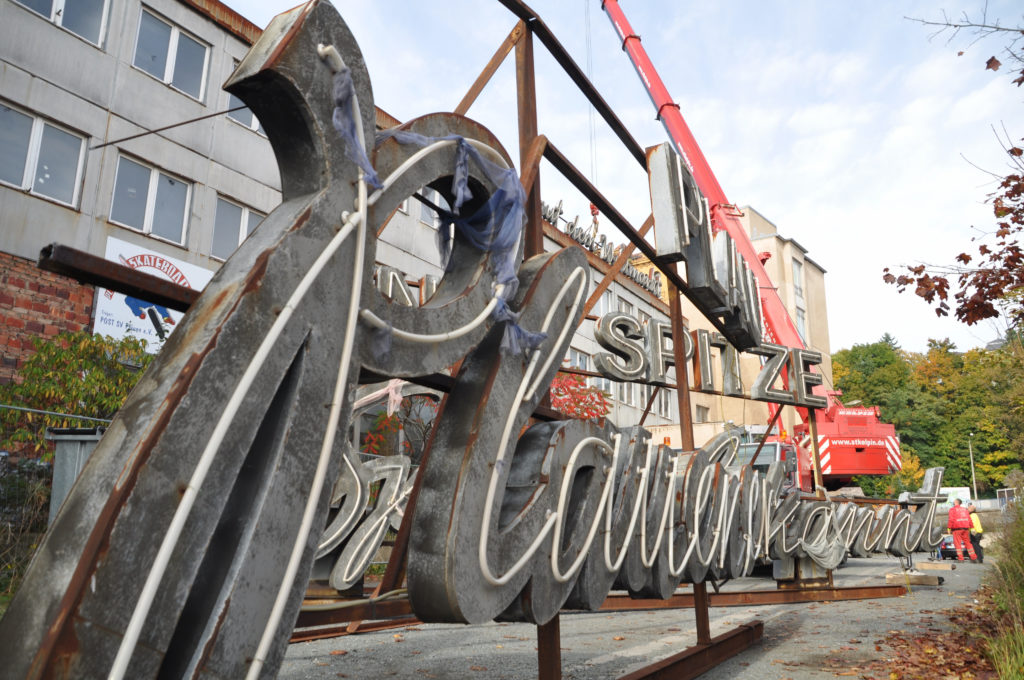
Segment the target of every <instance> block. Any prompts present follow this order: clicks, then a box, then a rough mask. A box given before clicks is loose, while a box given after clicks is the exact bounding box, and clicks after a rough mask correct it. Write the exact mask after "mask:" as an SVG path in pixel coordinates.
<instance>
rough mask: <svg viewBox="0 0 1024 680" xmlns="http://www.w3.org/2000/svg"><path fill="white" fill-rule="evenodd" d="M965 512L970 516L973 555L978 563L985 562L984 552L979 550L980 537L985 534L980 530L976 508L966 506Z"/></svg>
mask: <svg viewBox="0 0 1024 680" xmlns="http://www.w3.org/2000/svg"><path fill="white" fill-rule="evenodd" d="M967 512H969V513H970V514H971V546H973V547H974V553H975V554H976V555H977V556H978V562H984V561H985V551H984V550H982V548H981V535H982V534H983V533H984V532H985V530H984V529H982V528H981V517H979V516H978V508H976V507H975V506H974V503H971V504H970V505H968V506H967Z"/></svg>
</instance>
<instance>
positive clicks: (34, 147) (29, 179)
mask: <svg viewBox="0 0 1024 680" xmlns="http://www.w3.org/2000/svg"><path fill="white" fill-rule="evenodd" d="M0 104H3V105H4V106H6V107H7V108H9V109H11V110H12V111H17V112H18V113H20V114H22V115H24V116H28V117H29V118H31V119H32V131H31V133H29V141H28V149H27V151H26V157H25V169H24V171H23V172H22V175H21V184H11V183H10V182H4V181H3V180H0V184H2V185H4V186H9V187H14V188H16V189H20V190H21V191H25V192H28V193H29V194H32V195H33V196H38V197H39V198H42V199H44V200H47V201H53V202H54V203H58V204H60V205H66V206H69V207H71V208H76V209H77V207H78V200H79V198H81V193H82V174H83V173H84V172H85V140H86V138H85V137H84V136H83V135H82V134H80V133H78V132H75V131H74V130H71V129H70V128H67V127H64V126H63V125H58V124H57V123H55V122H53V121H52V120H50V119H48V118H42V117H41V116H37V115H35V114H34V113H31V112H29V111H26V110H24V109H21V108H18V107H17V106H14V105H12V104H10V103H8V102H3V101H0ZM44 125H49V126H50V127H52V128H55V129H57V130H60V131H61V132H66V133H67V134H69V135H72V136H74V137H78V139H79V140H81V144H80V145H79V147H78V167H77V168H75V184H74V188H73V189H72V194H71V202H70V203H65V202H64V201H62V200H60V199H59V198H54V197H53V196H48V195H46V194H43V193H40V192H38V191H36V189H35V176H36V168H37V167H38V164H39V149H40V148H41V147H42V144H43V126H44Z"/></svg>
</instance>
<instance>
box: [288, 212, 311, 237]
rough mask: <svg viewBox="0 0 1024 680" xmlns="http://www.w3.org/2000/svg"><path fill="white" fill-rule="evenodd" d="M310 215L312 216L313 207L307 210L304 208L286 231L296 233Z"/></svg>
mask: <svg viewBox="0 0 1024 680" xmlns="http://www.w3.org/2000/svg"><path fill="white" fill-rule="evenodd" d="M312 214H313V206H309V207H308V208H306V210H305V211H304V212H303V213H302V214H301V215H299V216H298V217H297V218H295V224H293V225H292V226H290V227H288V231H298V230H299V229H301V228H302V225H304V224H305V223H306V222H308V221H309V217H310V215H312Z"/></svg>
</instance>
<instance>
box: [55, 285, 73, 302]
mask: <svg viewBox="0 0 1024 680" xmlns="http://www.w3.org/2000/svg"><path fill="white" fill-rule="evenodd" d="M57 297H59V298H60V299H61V300H67V299H69V298H70V297H71V291H69V290H68V289H67V288H58V289H57Z"/></svg>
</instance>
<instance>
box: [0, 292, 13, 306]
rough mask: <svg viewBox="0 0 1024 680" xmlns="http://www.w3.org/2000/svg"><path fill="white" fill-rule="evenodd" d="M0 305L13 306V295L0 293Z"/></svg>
mask: <svg viewBox="0 0 1024 680" xmlns="http://www.w3.org/2000/svg"><path fill="white" fill-rule="evenodd" d="M0 305H8V306H10V307H13V306H14V296H13V295H8V294H7V293H0Z"/></svg>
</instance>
